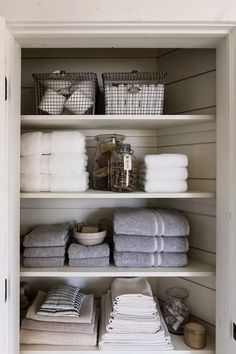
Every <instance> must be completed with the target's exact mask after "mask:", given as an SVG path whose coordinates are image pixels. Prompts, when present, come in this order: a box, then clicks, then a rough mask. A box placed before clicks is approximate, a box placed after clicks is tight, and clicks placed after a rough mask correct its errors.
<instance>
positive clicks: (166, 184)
mask: <svg viewBox="0 0 236 354" xmlns="http://www.w3.org/2000/svg"><path fill="white" fill-rule="evenodd" d="M139 182H140V186H141V188H143V190H144V191H145V192H148V193H181V192H186V191H187V190H188V184H187V182H186V181H144V180H139Z"/></svg>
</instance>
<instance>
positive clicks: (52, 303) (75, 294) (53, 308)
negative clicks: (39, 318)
mask: <svg viewBox="0 0 236 354" xmlns="http://www.w3.org/2000/svg"><path fill="white" fill-rule="evenodd" d="M84 298H85V295H84V294H83V293H82V292H81V291H80V289H79V288H76V287H74V286H67V285H62V286H55V287H54V288H52V289H51V290H50V291H49V293H48V295H47V298H46V300H45V301H44V303H43V304H42V305H41V307H40V310H39V311H38V314H39V315H46V316H47V315H50V316H72V317H79V315H80V308H81V305H82V302H83V300H84Z"/></svg>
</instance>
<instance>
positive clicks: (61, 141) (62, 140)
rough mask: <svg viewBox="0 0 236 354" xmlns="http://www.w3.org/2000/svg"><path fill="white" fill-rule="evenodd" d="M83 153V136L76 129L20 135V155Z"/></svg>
mask: <svg viewBox="0 0 236 354" xmlns="http://www.w3.org/2000/svg"><path fill="white" fill-rule="evenodd" d="M69 153H80V154H83V153H85V136H84V135H83V134H81V133H80V132H79V131H77V130H71V131H53V132H51V133H42V132H33V133H24V134H22V135H21V156H34V155H49V154H69Z"/></svg>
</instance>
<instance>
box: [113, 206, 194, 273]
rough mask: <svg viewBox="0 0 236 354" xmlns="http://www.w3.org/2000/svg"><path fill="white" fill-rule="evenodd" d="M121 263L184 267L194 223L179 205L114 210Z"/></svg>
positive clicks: (116, 253)
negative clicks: (178, 208)
mask: <svg viewBox="0 0 236 354" xmlns="http://www.w3.org/2000/svg"><path fill="white" fill-rule="evenodd" d="M113 226H114V234H113V242H114V262H115V265H116V266H117V267H136V268H144V267H146V268H148V267H184V266H186V265H187V264H188V258H187V251H188V249H189V242H188V238H187V236H188V235H189V231H190V227H189V223H188V220H187V219H186V217H185V216H184V215H183V214H182V213H180V212H179V211H178V210H175V209H167V208H166V209H164V208H163V209H156V210H154V209H147V208H117V209H115V211H114V213H113Z"/></svg>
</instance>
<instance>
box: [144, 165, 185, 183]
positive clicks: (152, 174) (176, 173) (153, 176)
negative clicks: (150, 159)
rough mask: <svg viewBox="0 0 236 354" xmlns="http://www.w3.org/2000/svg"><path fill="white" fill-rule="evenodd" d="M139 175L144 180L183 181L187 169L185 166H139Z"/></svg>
mask: <svg viewBox="0 0 236 354" xmlns="http://www.w3.org/2000/svg"><path fill="white" fill-rule="evenodd" d="M139 177H140V178H141V179H144V180H146V181H154V180H158V181H185V180H186V179H187V178H188V170H187V168H185V167H173V168H171V167H170V168H164V167H163V168H162V167H161V168H141V169H140V170H139Z"/></svg>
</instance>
